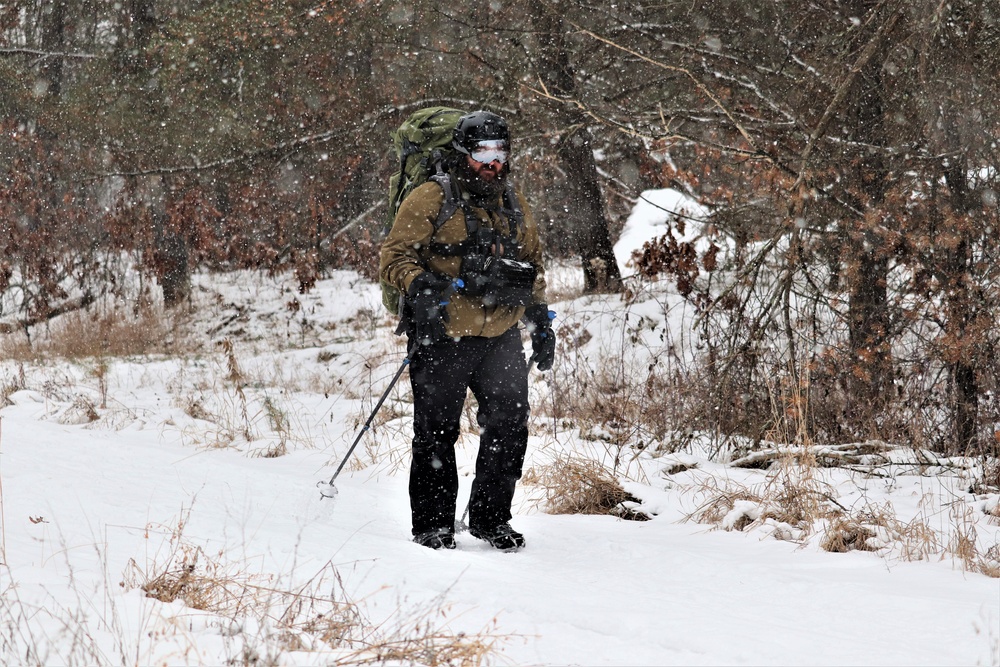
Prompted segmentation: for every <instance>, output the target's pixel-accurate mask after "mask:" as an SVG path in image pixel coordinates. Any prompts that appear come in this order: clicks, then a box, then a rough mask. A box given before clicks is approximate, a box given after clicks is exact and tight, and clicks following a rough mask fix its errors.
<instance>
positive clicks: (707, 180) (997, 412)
mask: <svg viewBox="0 0 1000 667" xmlns="http://www.w3.org/2000/svg"><path fill="white" fill-rule="evenodd" d="M998 59H1000V7H998V6H997V5H996V3H994V2H990V1H988V0H954V1H952V2H949V3H943V2H939V1H938V0H753V1H748V0H739V1H736V0H732V1H728V0H711V1H707V2H699V1H691V0H685V1H683V2H673V1H667V2H656V3H652V2H640V3H620V4H615V3H611V2H585V1H582V0H523V1H517V2H500V1H498V0H492V1H486V0H484V1H474V2H464V3H460V4H458V3H444V2H431V1H423V0H414V1H412V2H382V1H378V0H371V1H364V0H359V1H354V0H336V1H329V2H323V1H321V0H311V1H301V0H292V1H288V2H285V1H282V2H277V1H274V2H272V1H267V0H255V1H252V2H247V1H245V0H223V1H212V2H206V1H201V0H187V1H179V0H173V1H166V0H31V1H20V2H3V3H2V4H0V133H2V135H3V140H2V141H0V155H2V157H0V303H2V308H3V310H2V312H0V331H3V332H6V333H20V334H22V335H24V336H26V337H28V338H29V342H30V336H31V332H32V327H34V326H36V325H38V324H39V323H43V322H46V321H48V320H49V319H51V318H53V317H55V316H57V315H59V314H62V313H65V312H67V311H69V310H72V309H81V308H87V307H89V306H90V305H91V304H93V303H95V302H96V301H98V300H100V299H105V298H118V299H121V300H122V303H123V305H125V306H127V309H123V310H120V311H117V314H116V317H132V318H136V319H139V318H141V317H142V316H143V312H144V309H147V308H150V307H152V304H153V303H157V302H160V301H161V300H162V303H163V304H165V305H166V306H167V308H182V307H184V305H185V304H190V301H189V293H190V285H191V279H190V277H191V274H192V272H193V271H199V270H207V271H218V272H222V271H228V270H235V269H247V268H253V269H258V270H261V271H266V272H271V273H278V272H286V271H288V272H294V275H295V276H296V279H297V282H298V286H299V290H300V291H301V292H303V293H307V292H308V291H309V290H310V289H312V288H313V287H314V285H315V283H316V281H317V280H318V278H319V277H321V276H322V275H324V272H325V271H329V270H330V269H335V268H354V269H357V270H358V271H360V272H361V273H363V274H365V275H368V276H370V277H374V273H375V268H376V256H377V248H378V235H379V231H380V230H381V228H382V226H383V224H384V216H385V193H386V184H387V182H388V176H389V174H390V173H391V171H392V169H393V167H394V165H393V160H392V156H391V152H390V149H389V141H388V133H389V131H390V130H391V129H393V128H394V127H396V126H397V125H398V124H399V123H400V122H401V121H402V119H404V118H405V117H406V116H407V115H409V113H411V112H412V111H414V110H416V109H417V108H419V107H421V106H424V105H429V104H446V105H450V106H457V107H461V108H468V109H472V108H479V107H482V108H488V109H492V110H495V111H497V112H499V113H501V114H503V115H505V116H507V117H508V118H509V119H510V122H511V125H512V126H513V128H514V135H515V136H514V151H515V162H514V168H515V172H514V173H515V175H516V178H517V182H518V184H519V185H520V187H521V188H522V189H523V190H524V191H525V192H526V194H527V196H528V198H529V200H530V201H531V202H532V203H533V205H534V207H535V212H536V216H537V218H538V219H539V221H540V223H541V224H542V226H543V233H544V241H545V243H546V247H547V252H548V253H549V255H550V257H551V258H553V259H567V258H572V259H573V261H575V262H577V263H578V266H579V270H580V271H581V272H582V273H583V276H584V280H583V289H584V291H585V292H590V293H602V292H621V293H622V294H623V295H624V297H625V299H626V300H627V299H629V298H631V297H632V296H633V295H635V294H637V293H639V292H640V291H641V290H642V285H643V284H644V283H645V282H646V281H649V280H664V279H668V280H671V281H673V282H674V283H675V284H676V288H677V290H678V291H679V292H680V293H681V294H682V295H683V296H684V297H685V298H686V299H687V300H688V301H689V302H690V303H691V304H693V305H694V306H695V307H696V308H697V309H698V318H697V320H696V324H695V326H696V329H697V331H696V333H697V334H698V336H699V343H700V347H699V350H698V352H699V354H698V358H697V359H696V360H695V361H694V363H691V364H689V365H686V366H684V367H682V368H680V370H676V371H673V373H672V374H655V373H654V369H653V368H652V366H651V367H650V375H649V377H648V378H647V381H646V385H645V387H644V391H646V392H652V393H655V394H657V395H660V396H663V397H666V400H669V402H670V404H671V406H672V409H673V410H674V413H673V414H674V416H675V417H676V419H677V420H678V421H679V422H680V423H683V424H685V425H686V427H687V428H690V429H704V430H709V431H711V432H714V433H717V434H720V435H722V436H724V437H725V436H729V435H732V436H740V437H747V438H750V439H751V440H752V441H754V442H758V443H760V442H761V441H762V440H766V439H769V440H773V439H776V438H777V434H781V435H782V436H783V439H785V440H794V441H796V442H800V443H821V444H822V443H843V442H852V441H858V440H870V439H878V440H885V441H897V442H898V441H904V442H908V443H911V444H912V445H913V446H914V447H917V448H927V449H930V450H935V451H940V452H944V453H948V454H967V455H974V456H982V457H985V458H986V459H988V460H994V457H995V454H996V450H997V446H998V445H997V435H996V434H997V424H998V423H1000V397H998V395H997V383H998V379H1000V365H998V363H997V359H996V348H997V344H998V333H997V332H998V329H997V327H995V326H994V325H995V322H996V321H997V317H998V309H1000V290H998V285H997V272H998V269H1000V266H998V262H997V257H996V255H997V243H996V241H995V238H996V235H997V222H998V218H997V178H998V176H997V172H996V169H995V166H994V165H995V164H996V158H997V138H998V133H1000V80H998V73H1000V62H998ZM661 188H670V189H674V190H677V191H679V192H682V193H684V194H686V195H687V196H689V197H690V198H691V199H692V200H696V201H697V202H698V204H699V205H700V207H699V211H701V213H699V214H698V216H697V217H698V220H697V223H698V224H697V226H696V230H697V233H696V234H695V235H694V236H692V234H690V233H689V231H690V229H692V228H695V227H693V223H694V222H696V221H694V220H691V219H689V218H688V217H687V216H689V215H691V211H683V210H676V211H670V225H669V226H668V228H667V233H666V234H665V235H664V236H663V237H662V238H660V239H658V240H656V241H654V242H651V243H649V244H647V245H646V247H645V248H644V250H643V251H642V252H641V253H638V254H637V255H636V257H635V258H634V262H633V265H634V267H635V273H634V274H633V275H626V276H622V275H620V274H619V268H618V266H617V264H616V262H615V261H614V257H613V253H612V243H613V241H614V239H615V238H616V237H617V235H618V233H619V232H620V230H621V227H622V225H623V223H624V218H625V216H626V215H627V213H628V212H629V211H630V210H631V209H632V207H633V205H634V204H635V203H636V202H637V201H638V200H639V198H640V196H641V193H642V192H643V191H646V190H650V189H661ZM136 268H138V269H139V271H140V273H141V275H142V276H143V284H142V289H141V290H140V292H139V294H138V297H136V295H134V294H132V293H131V292H128V293H127V291H128V289H130V288H129V287H128V286H129V285H130V284H131V281H130V280H129V279H128V277H127V275H128V274H129V272H131V271H134V270H135V269H136ZM554 296H558V295H554ZM992 469H993V471H994V472H992V473H990V474H992V475H993V476H994V477H995V476H997V475H998V473H997V472H996V468H995V467H993V468H992ZM993 481H996V480H993Z"/></svg>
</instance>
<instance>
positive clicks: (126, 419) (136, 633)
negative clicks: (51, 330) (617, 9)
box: [0, 221, 1000, 665]
mask: <svg viewBox="0 0 1000 667" xmlns="http://www.w3.org/2000/svg"><path fill="white" fill-rule="evenodd" d="M635 224H636V225H640V226H641V221H638V222H635ZM630 233H635V234H636V236H635V239H640V238H641V237H642V234H641V233H640V232H638V231H636V229H635V227H634V226H633V227H632V231H631V232H630ZM630 238H631V237H630ZM647 238H648V236H647ZM617 250H618V254H619V257H627V254H623V253H625V250H626V249H624V248H619V249H617ZM574 279H575V272H574V271H572V270H571V269H562V270H556V271H554V272H553V280H554V281H556V282H557V283H560V291H561V293H565V292H566V291H568V289H567V286H570V288H571V286H572V282H573V280H574ZM193 302H194V305H195V306H196V308H195V312H194V313H193V314H191V315H190V316H189V317H188V318H187V319H186V321H185V322H184V323H183V324H182V325H181V328H180V330H181V331H182V332H183V335H185V336H189V337H193V338H195V339H197V340H200V341H202V344H201V345H200V349H197V350H195V351H193V352H191V353H189V354H186V355H184V356H182V357H157V356H148V357H145V356H144V357H132V358H122V357H119V358H105V359H103V360H83V361H61V360H56V359H51V360H46V361H44V362H33V363H28V362H24V363H21V362H16V361H12V360H0V405H3V404H4V401H3V400H2V397H4V396H6V398H7V401H6V406H5V407H2V409H0V500H2V513H0V516H2V532H0V540H2V541H0V557H2V562H3V565H2V566H0V591H2V602H0V657H2V660H3V663H4V664H51V665H64V664H81V665H83V664H87V665H89V664H105V663H106V664H130V665H131V664H134V665H154V664H206V665H216V664H227V663H228V664H281V665H318V664H335V663H336V664H340V663H345V662H353V663H358V662H364V661H369V662H371V663H375V664H378V663H381V664H414V663H422V664H441V662H440V661H442V660H445V659H448V658H450V659H451V662H452V663H453V664H461V663H462V662H463V660H464V661H465V664H476V659H478V657H480V656H482V655H483V652H482V651H480V649H483V650H485V648H492V651H490V652H488V653H487V654H486V658H485V660H486V662H487V663H489V664H516V665H530V664H540V665H565V664H578V665H692V664H716V665H717V664H726V665H733V664H747V665H761V664H809V665H902V664H906V665H917V664H925V665H998V664H1000V579H996V578H990V577H988V576H986V575H984V574H982V573H980V572H979V571H976V570H977V569H979V570H988V569H989V568H990V567H993V566H994V564H995V566H996V568H997V569H998V570H1000V563H996V561H997V560H1000V557H998V556H1000V554H998V553H997V552H998V550H1000V547H996V546H995V545H997V543H998V542H1000V526H998V523H997V522H998V515H1000V512H998V510H997V505H998V495H997V494H995V493H985V492H983V491H982V490H981V489H980V490H978V495H977V494H973V493H970V492H969V487H970V486H971V484H972V482H973V481H974V479H975V474H976V470H975V463H974V462H968V461H961V460H938V459H927V458H921V457H922V453H920V452H913V451H908V450H906V449H893V450H889V451H865V452H860V453H858V455H857V457H855V458H854V459H853V461H854V462H855V464H854V465H852V467H851V468H845V467H824V466H821V465H806V466H801V465H798V464H797V463H796V462H795V461H794V460H792V459H791V458H789V456H787V455H786V456H784V457H779V458H777V459H776V462H775V463H773V464H772V465H771V466H770V467H768V468H765V469H758V468H744V467H737V466H734V465H732V463H733V459H734V458H737V457H738V456H740V455H741V454H743V452H735V451H728V450H722V451H720V450H719V449H718V448H717V447H715V446H714V445H713V443H712V442H710V441H708V440H704V441H703V440H702V439H701V437H700V436H699V435H698V434H694V435H693V436H692V437H691V438H690V440H689V442H688V444H687V445H686V446H685V447H684V448H683V449H682V450H681V451H678V452H668V451H666V450H665V449H664V448H663V447H661V446H659V445H656V444H655V443H654V444H653V445H649V446H645V447H644V448H643V449H641V450H639V449H635V450H633V449H630V448H628V447H626V448H625V449H624V450H622V449H620V448H619V447H618V444H616V443H618V441H616V439H615V434H614V433H610V434H608V433H606V432H605V431H604V430H602V427H600V426H598V425H595V424H592V423H590V422H589V421H588V419H587V416H586V415H567V416H565V417H564V418H561V419H558V420H553V419H551V418H547V417H546V416H545V415H544V414H541V412H542V411H541V410H536V414H535V416H534V419H533V422H532V440H531V443H530V450H531V451H530V453H529V464H528V474H526V479H525V483H524V484H522V486H521V488H520V490H519V493H518V497H517V499H516V504H515V518H514V520H513V522H512V523H513V525H514V526H515V527H516V528H518V529H519V530H521V531H523V532H524V533H525V535H526V537H527V540H528V546H527V548H526V549H524V550H523V551H521V552H519V553H514V554H507V553H499V552H495V551H493V550H491V549H489V548H487V547H486V546H485V545H484V544H483V543H480V542H478V541H477V540H475V539H474V538H472V537H470V536H469V535H468V534H467V533H465V534H461V535H460V536H459V539H458V542H459V548H458V549H457V550H455V551H448V552H437V551H431V550H429V549H426V548H423V547H420V546H417V545H415V544H413V543H412V542H410V540H409V509H408V500H407V476H406V468H407V451H408V446H409V423H410V422H409V418H410V413H409V405H408V393H409V392H408V388H407V384H408V382H407V379H406V376H405V374H404V376H403V379H402V381H401V382H400V383H399V385H398V386H397V387H396V388H395V389H394V390H393V392H392V393H391V394H390V399H389V400H388V401H387V402H386V404H385V405H384V406H383V407H382V410H381V411H380V412H379V415H378V416H377V418H376V420H375V422H374V428H373V430H372V431H370V432H369V433H367V434H365V436H364V438H363V439H362V441H361V444H360V445H359V447H358V449H357V451H356V452H355V456H354V457H353V459H352V461H351V464H350V465H348V466H347V467H346V468H345V470H344V472H343V473H342V474H341V476H340V477H339V478H338V479H337V480H336V487H337V489H338V491H339V493H338V495H337V497H336V499H335V500H321V497H320V494H319V493H318V491H317V489H316V484H317V482H323V481H327V480H329V478H330V476H331V475H332V474H333V470H334V469H335V468H336V466H337V464H338V463H339V462H340V460H341V459H342V458H343V456H344V454H345V453H346V451H347V449H348V447H349V446H350V444H351V442H352V441H353V440H354V436H355V434H356V433H357V432H358V428H359V427H360V426H361V424H362V423H363V422H364V420H365V419H366V418H367V416H368V414H369V413H370V412H371V409H372V407H373V406H374V403H375V401H376V400H377V399H378V397H379V396H380V395H381V393H382V391H383V390H384V388H385V387H386V384H387V382H388V381H389V379H390V378H391V377H392V375H393V374H394V373H395V371H396V369H397V368H398V367H399V365H400V363H401V360H402V357H403V345H402V341H400V340H398V339H396V338H395V337H394V336H393V335H392V333H391V328H392V327H391V322H390V321H389V320H388V319H387V317H386V316H384V315H383V313H382V311H381V306H380V300H379V294H378V288H377V286H375V285H372V284H370V283H368V282H366V281H364V280H362V279H360V278H359V277H358V276H356V275H355V274H352V273H349V272H337V273H335V274H334V275H332V276H331V277H329V278H327V279H325V280H323V281H321V282H320V283H319V284H318V285H317V287H316V289H315V290H313V291H312V292H311V293H309V294H307V295H299V294H297V293H295V292H294V290H293V283H292V281H286V280H284V279H280V278H279V279H270V278H266V277H263V276H260V275H258V274H239V275H226V276H213V275H207V274H203V275H199V276H197V280H196V285H195V290H194V300H193ZM553 307H554V308H555V309H556V310H557V311H558V312H559V315H560V319H559V322H560V324H559V327H560V329H559V330H560V333H561V334H562V335H563V336H564V341H568V340H569V339H570V338H572V340H573V341H574V342H573V345H564V347H563V348H561V354H562V358H561V359H560V360H557V368H556V369H555V370H556V374H555V375H545V374H540V373H537V372H534V373H533V374H532V393H533V396H534V397H535V401H536V404H538V405H541V404H542V403H544V401H545V399H546V397H548V396H551V395H552V391H553V383H554V382H556V381H566V379H567V377H568V376H567V375H566V374H565V373H564V374H563V375H562V376H560V375H559V372H560V371H559V364H560V363H563V364H567V365H569V364H570V363H572V364H574V368H576V369H579V368H580V366H581V365H582V364H587V363H592V364H601V363H607V362H609V360H611V361H615V363H618V364H620V365H621V367H622V369H623V371H622V372H629V369H633V368H645V367H646V365H647V364H646V361H647V360H648V357H649V356H656V355H658V354H660V353H661V352H662V350H663V349H664V346H666V345H667V344H668V343H667V342H664V338H669V339H673V338H676V339H678V340H680V339H683V334H684V330H685V322H686V320H685V319H684V312H683V308H682V307H681V305H680V302H679V301H678V300H677V299H676V297H675V296H671V295H670V294H668V293H666V292H660V291H657V290H650V293H649V296H648V297H644V298H640V299H638V300H637V301H636V302H635V303H632V304H630V305H629V306H624V305H623V304H622V302H621V301H620V299H619V298H618V297H581V298H578V299H574V300H572V301H567V302H564V303H560V304H555V305H554V306H553ZM626 312H628V313H630V314H631V315H630V317H629V318H625V317H624V315H625V313H626ZM665 331H666V332H668V334H667V335H666V336H664V335H663V333H664V332H665ZM584 333H586V335H584ZM626 334H627V335H626ZM226 340H228V341H229V342H230V343H231V347H226V346H224V345H222V342H223V341H226ZM636 341H638V344H637V343H636ZM623 344H624V345H628V350H629V351H628V353H627V354H622V353H621V345H623ZM560 378H561V379H560ZM470 414H471V413H470ZM472 423H473V422H472V420H471V419H470V421H469V427H468V428H467V429H465V433H464V434H463V437H462V441H461V443H460V450H459V465H460V475H461V486H462V495H461V496H460V499H462V500H464V498H466V497H467V494H468V491H469V487H470V485H471V482H472V476H471V475H472V470H473V465H474V458H475V453H476V437H475V434H474V429H473V428H472ZM680 426H681V425H678V427H680ZM800 453H801V452H800ZM809 454H810V456H811V457H814V458H816V459H817V460H819V461H820V462H822V461H824V460H827V459H826V458H824V457H827V458H829V456H834V455H836V454H837V452H829V451H828V452H824V451H812V452H810V453H809ZM581 456H585V457H588V458H590V459H595V460H599V461H600V462H601V463H602V464H604V465H607V466H611V465H612V463H611V462H612V461H613V460H614V459H615V457H616V456H618V457H620V458H624V459H627V463H623V464H622V465H620V466H619V468H618V470H617V473H618V476H619V479H620V480H621V481H622V482H623V484H624V486H625V489H626V490H627V491H628V492H629V493H631V494H632V496H634V498H635V500H634V501H633V502H631V503H629V506H630V507H632V508H633V509H638V510H639V511H641V512H645V513H646V514H648V515H650V516H651V517H652V518H651V520H648V521H627V520H623V519H621V518H618V517H614V516H606V515H605V516H594V515H578V514H568V515H556V514H549V513H546V511H545V504H544V502H542V501H541V499H542V498H544V497H546V490H545V488H544V487H543V486H542V485H541V484H540V483H539V482H538V480H539V479H541V478H543V477H544V475H543V474H542V472H544V470H546V466H549V465H551V464H552V462H553V461H565V460H567V459H566V458H565V457H578V458H579V457H581ZM792 492H795V493H792ZM796 494H797V495H796ZM792 495H796V497H797V498H799V499H800V502H799V505H806V506H807V507H805V509H804V510H803V511H804V512H805V514H806V515H807V516H809V517H811V518H812V519H814V520H813V521H812V523H811V524H810V525H805V524H804V523H801V522H799V523H796V522H795V521H794V520H793V519H792V518H791V515H792V514H794V512H793V511H792V510H793V509H795V508H791V509H790V508H789V505H790V504H794V503H790V502H789V498H790V497H791V496H792ZM803 499H804V500H803ZM798 509H802V507H799V508H798ZM838 512H839V515H838V516H840V518H841V519H843V521H844V522H845V523H851V521H853V522H854V524H853V525H856V526H859V527H862V528H864V529H865V530H868V531H869V532H868V533H866V534H865V536H866V537H867V539H865V538H862V541H864V542H865V544H866V545H867V547H869V548H870V549H872V550H868V551H864V550H849V551H847V552H846V553H833V552H829V551H826V550H824V549H823V548H822V544H823V543H824V541H825V540H827V539H828V538H829V536H830V535H831V534H833V533H835V532H836V531H835V530H834V528H835V524H836V523H837V520H838V519H837V518H836V516H835V515H836V514H837V513H838ZM698 519H700V521H699V520H698ZM963 554H965V555H966V556H968V557H967V558H966V557H963ZM970 554H972V555H970ZM144 588H145V589H147V590H149V591H150V592H151V593H155V594H158V595H159V597H160V598H162V599H165V600H172V601H166V602H164V601H160V600H158V599H154V598H152V597H149V596H147V594H146V592H145V591H144ZM185 601H187V603H188V604H185ZM195 607H199V608H195ZM406 638H410V639H413V640H414V641H413V642H411V643H409V644H405V642H404V639H406ZM346 640H349V641H346ZM418 640H419V641H418ZM404 645H405V646H404ZM403 647H405V648H406V652H403V650H402V648H403ZM447 647H451V649H452V651H453V652H452V653H450V654H449V653H446V649H447ZM393 650H397V653H392V651H393ZM463 651H464V652H463Z"/></svg>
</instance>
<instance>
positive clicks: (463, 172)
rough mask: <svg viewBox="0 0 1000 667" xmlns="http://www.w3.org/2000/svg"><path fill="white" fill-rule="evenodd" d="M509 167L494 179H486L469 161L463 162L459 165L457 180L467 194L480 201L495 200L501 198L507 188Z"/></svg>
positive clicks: (505, 167)
mask: <svg viewBox="0 0 1000 667" xmlns="http://www.w3.org/2000/svg"><path fill="white" fill-rule="evenodd" d="M508 171H509V170H508V168H507V165H506V164H505V165H504V166H503V168H501V169H500V171H499V172H498V173H497V175H496V176H495V177H494V178H491V179H485V178H483V177H481V176H480V175H479V174H478V173H476V170H475V169H473V167H472V165H470V164H469V163H468V161H467V160H462V161H460V162H459V164H458V173H457V174H456V179H457V180H458V184H459V185H460V186H461V187H462V189H464V190H465V191H466V192H468V193H469V194H471V195H472V196H473V197H474V198H476V199H478V200H480V201H491V200H495V199H496V198H497V197H499V196H500V193H502V192H503V191H504V188H505V187H506V186H507V172H508Z"/></svg>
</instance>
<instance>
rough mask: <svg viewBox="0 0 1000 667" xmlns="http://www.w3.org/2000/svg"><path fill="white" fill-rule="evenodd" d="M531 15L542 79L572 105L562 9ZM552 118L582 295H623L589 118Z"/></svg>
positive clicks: (567, 110)
mask: <svg viewBox="0 0 1000 667" xmlns="http://www.w3.org/2000/svg"><path fill="white" fill-rule="evenodd" d="M530 10H531V12H532V18H533V21H534V23H535V25H536V26H537V29H538V39H539V45H540V47H541V48H540V58H539V62H538V70H539V72H538V74H539V76H540V77H541V78H542V81H544V83H545V85H546V87H548V89H549V92H550V93H552V94H554V95H558V96H562V97H566V98H568V99H572V98H573V96H574V95H575V94H576V80H575V76H574V72H573V66H572V64H571V63H570V61H569V53H568V51H567V50H566V45H565V41H564V35H565V30H564V26H563V19H562V16H563V12H562V11H561V10H562V6H561V3H555V4H553V5H550V4H548V3H542V2H538V1H537V0H533V1H532V2H531V3H530ZM554 112H555V114H556V117H557V118H558V119H559V121H560V125H561V126H562V127H563V134H562V139H561V141H560V142H559V145H558V147H557V154H558V156H559V161H560V163H561V164H562V167H563V170H564V171H565V173H566V176H567V181H568V183H567V185H568V187H569V190H570V192H571V193H572V199H571V201H570V203H569V205H570V206H571V207H572V208H570V209H569V211H568V213H569V216H570V217H571V218H572V220H573V222H572V225H571V227H570V230H571V231H570V233H571V234H572V235H573V237H574V246H575V247H576V251H577V252H578V253H579V255H580V261H581V263H582V265H583V281H584V291H585V292H617V291H620V290H621V288H622V280H621V272H620V271H619V270H618V263H617V261H616V260H615V255H614V250H613V247H612V244H611V236H610V233H609V232H608V218H607V214H606V212H605V210H604V197H603V195H602V193H601V185H600V180H599V178H598V174H597V164H596V163H595V162H594V151H593V147H592V145H593V137H592V136H591V133H590V130H589V129H588V128H587V124H586V117H585V116H584V115H583V114H582V113H581V112H580V111H579V110H577V109H575V108H573V107H570V106H567V105H558V106H556V107H554Z"/></svg>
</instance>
